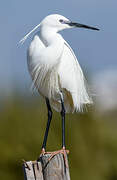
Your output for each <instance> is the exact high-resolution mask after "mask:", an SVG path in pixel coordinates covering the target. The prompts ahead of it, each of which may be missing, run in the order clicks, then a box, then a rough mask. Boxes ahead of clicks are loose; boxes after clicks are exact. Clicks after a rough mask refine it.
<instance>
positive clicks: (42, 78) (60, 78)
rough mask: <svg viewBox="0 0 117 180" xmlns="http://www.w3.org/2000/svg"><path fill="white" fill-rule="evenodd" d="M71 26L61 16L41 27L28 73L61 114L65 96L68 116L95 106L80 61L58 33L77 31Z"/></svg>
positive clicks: (30, 57)
mask: <svg viewBox="0 0 117 180" xmlns="http://www.w3.org/2000/svg"><path fill="white" fill-rule="evenodd" d="M70 23H71V21H70V20H68V19H67V18H65V17H63V16H61V15H57V14H56V15H49V16H47V17H46V18H45V19H44V20H43V21H42V22H41V23H40V25H38V26H40V32H39V33H37V34H36V35H35V36H34V39H33V40H32V42H31V44H30V46H29V49H28V54H27V57H28V58H27V62H28V69H29V72H30V74H31V77H32V80H33V83H34V85H35V87H36V88H37V90H38V91H39V93H40V94H41V95H42V96H43V97H47V98H48V99H49V100H50V104H51V106H52V107H53V108H54V109H55V110H56V111H59V112H60V111H61V101H60V98H61V93H62V95H63V98H64V106H65V110H66V112H74V111H82V110H83V106H84V105H85V104H90V103H92V100H91V97H90V96H89V94H88V92H87V89H86V84H85V80H84V75H83V72H82V69H81V67H80V65H79V63H78V60H77V58H76V56H75V54H74V52H73V50H72V49H71V47H70V46H69V44H68V43H67V42H66V41H65V40H64V39H63V37H62V36H61V35H60V34H59V33H58V32H59V31H61V30H63V29H67V28H71V27H75V23H71V24H70ZM72 24H73V26H72ZM87 27H88V26H87ZM87 27H86V28H87ZM90 28H91V27H90ZM32 32H33V30H32V31H31V33H32ZM29 34H30V33H29ZM29 34H28V35H29ZM28 35H26V36H25V37H24V39H22V40H21V41H24V40H25V39H26V38H27V37H28Z"/></svg>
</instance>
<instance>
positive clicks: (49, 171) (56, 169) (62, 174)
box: [41, 154, 70, 180]
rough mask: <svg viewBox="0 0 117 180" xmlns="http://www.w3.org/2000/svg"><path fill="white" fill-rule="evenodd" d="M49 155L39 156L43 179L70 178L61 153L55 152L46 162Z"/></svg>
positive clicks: (68, 179)
mask: <svg viewBox="0 0 117 180" xmlns="http://www.w3.org/2000/svg"><path fill="white" fill-rule="evenodd" d="M49 157H50V155H44V156H42V158H41V162H42V168H43V177H44V180H70V174H69V167H66V165H65V162H64V159H63V155H62V154H57V155H56V156H54V157H53V158H52V159H51V160H50V161H49V163H48V159H49ZM67 161H68V160H67Z"/></svg>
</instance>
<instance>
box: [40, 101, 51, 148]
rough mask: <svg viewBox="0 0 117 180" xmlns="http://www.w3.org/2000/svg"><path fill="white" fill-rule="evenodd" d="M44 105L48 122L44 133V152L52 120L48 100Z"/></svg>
mask: <svg viewBox="0 0 117 180" xmlns="http://www.w3.org/2000/svg"><path fill="white" fill-rule="evenodd" d="M46 105H47V109H48V121H47V126H46V131H45V135H44V140H43V145H42V150H45V148H46V143H47V137H48V132H49V127H50V123H51V119H52V110H51V106H50V103H49V99H48V98H46Z"/></svg>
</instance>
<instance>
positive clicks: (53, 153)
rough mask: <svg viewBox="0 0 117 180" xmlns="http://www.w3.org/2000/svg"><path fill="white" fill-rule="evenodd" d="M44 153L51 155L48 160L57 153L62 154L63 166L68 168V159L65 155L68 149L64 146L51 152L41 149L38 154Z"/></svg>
mask: <svg viewBox="0 0 117 180" xmlns="http://www.w3.org/2000/svg"><path fill="white" fill-rule="evenodd" d="M45 154H51V156H50V157H49V159H48V162H49V161H50V160H51V159H52V158H53V157H54V156H55V155H57V154H63V158H64V162H65V166H66V167H67V168H68V161H67V157H66V155H67V154H69V150H66V149H65V147H63V148H62V149H61V150H58V151H53V152H45V149H42V151H41V154H40V156H42V155H45Z"/></svg>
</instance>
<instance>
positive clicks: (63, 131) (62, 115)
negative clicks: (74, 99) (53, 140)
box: [61, 96, 65, 149]
mask: <svg viewBox="0 0 117 180" xmlns="http://www.w3.org/2000/svg"><path fill="white" fill-rule="evenodd" d="M61 107H62V109H61V117H62V148H64V149H65V107H64V101H63V96H61Z"/></svg>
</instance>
